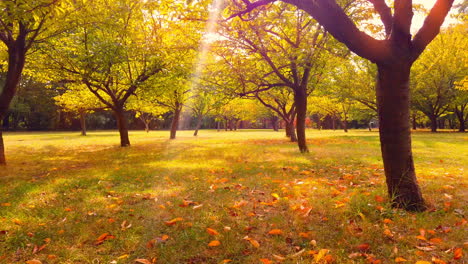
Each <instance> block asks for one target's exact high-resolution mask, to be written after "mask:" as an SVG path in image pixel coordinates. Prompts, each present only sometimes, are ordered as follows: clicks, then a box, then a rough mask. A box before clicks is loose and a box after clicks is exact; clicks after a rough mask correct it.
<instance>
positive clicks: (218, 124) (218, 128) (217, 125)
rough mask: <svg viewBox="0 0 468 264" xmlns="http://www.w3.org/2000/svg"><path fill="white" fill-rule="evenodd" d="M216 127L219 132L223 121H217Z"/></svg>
mask: <svg viewBox="0 0 468 264" xmlns="http://www.w3.org/2000/svg"><path fill="white" fill-rule="evenodd" d="M216 129H217V130H218V132H219V130H220V129H221V122H219V121H217V122H216Z"/></svg>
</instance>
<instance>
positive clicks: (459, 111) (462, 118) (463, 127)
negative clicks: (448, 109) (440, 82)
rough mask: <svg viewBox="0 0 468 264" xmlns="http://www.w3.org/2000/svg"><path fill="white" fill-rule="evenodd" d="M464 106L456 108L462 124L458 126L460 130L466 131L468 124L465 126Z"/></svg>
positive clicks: (456, 113)
mask: <svg viewBox="0 0 468 264" xmlns="http://www.w3.org/2000/svg"><path fill="white" fill-rule="evenodd" d="M463 110H464V108H461V110H460V109H458V108H455V115H456V116H457V118H458V122H459V123H460V126H459V127H458V132H465V130H466V126H465V121H466V120H465V118H464V117H465V113H464V111H463Z"/></svg>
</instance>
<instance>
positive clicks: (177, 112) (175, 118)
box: [170, 105, 182, 139]
mask: <svg viewBox="0 0 468 264" xmlns="http://www.w3.org/2000/svg"><path fill="white" fill-rule="evenodd" d="M181 112H182V107H181V106H179V105H177V106H176V108H175V109H174V116H173V117H172V123H171V136H170V139H175V138H176V134H177V129H178V127H179V120H180V113H181Z"/></svg>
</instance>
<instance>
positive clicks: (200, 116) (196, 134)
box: [193, 115, 219, 137]
mask: <svg viewBox="0 0 468 264" xmlns="http://www.w3.org/2000/svg"><path fill="white" fill-rule="evenodd" d="M202 120H203V116H202V115H199V116H198V118H197V125H196V127H195V132H193V135H194V136H195V137H196V136H198V130H199V129H200V127H201V124H202ZM218 131H219V130H218Z"/></svg>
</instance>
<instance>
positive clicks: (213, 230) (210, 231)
mask: <svg viewBox="0 0 468 264" xmlns="http://www.w3.org/2000/svg"><path fill="white" fill-rule="evenodd" d="M206 232H208V234H210V235H212V236H217V235H219V233H218V231H216V230H215V229H213V228H209V227H208V228H207V229H206Z"/></svg>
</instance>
